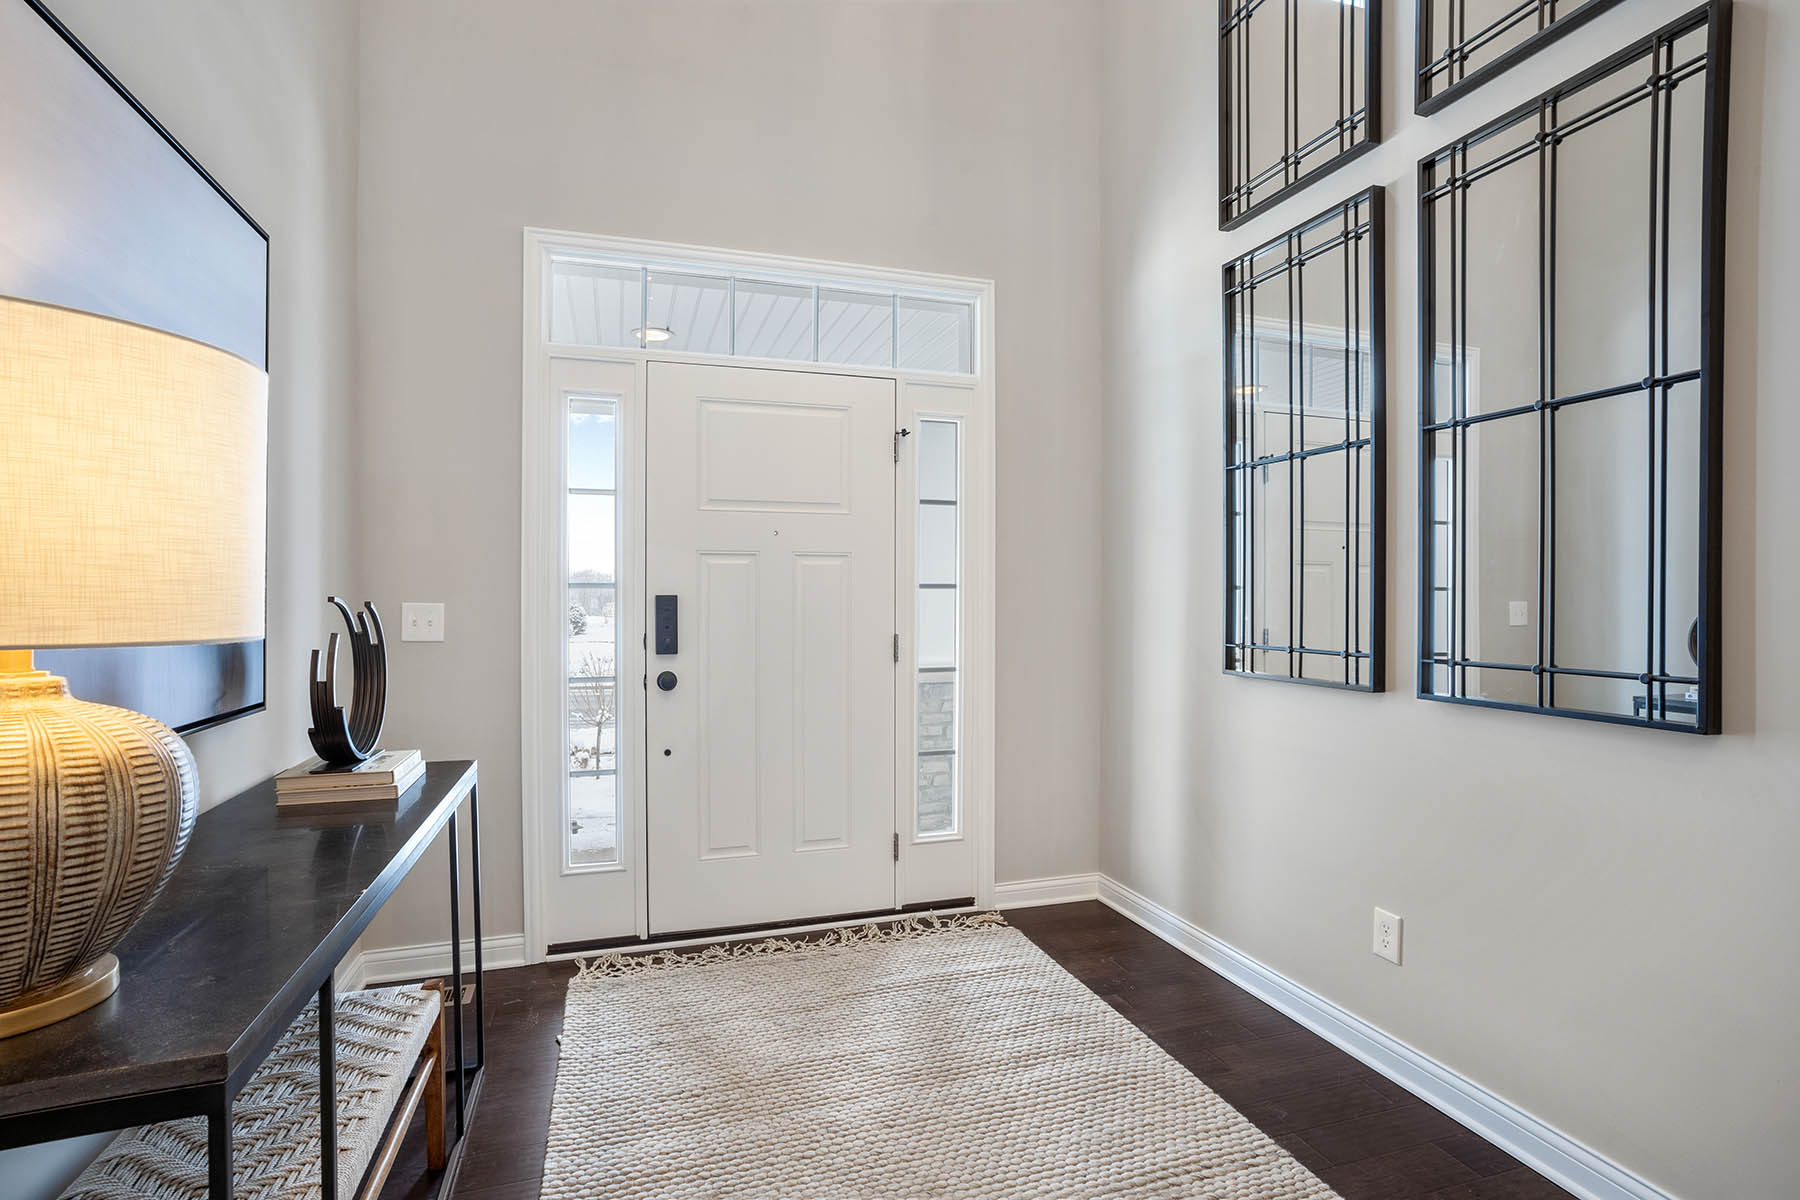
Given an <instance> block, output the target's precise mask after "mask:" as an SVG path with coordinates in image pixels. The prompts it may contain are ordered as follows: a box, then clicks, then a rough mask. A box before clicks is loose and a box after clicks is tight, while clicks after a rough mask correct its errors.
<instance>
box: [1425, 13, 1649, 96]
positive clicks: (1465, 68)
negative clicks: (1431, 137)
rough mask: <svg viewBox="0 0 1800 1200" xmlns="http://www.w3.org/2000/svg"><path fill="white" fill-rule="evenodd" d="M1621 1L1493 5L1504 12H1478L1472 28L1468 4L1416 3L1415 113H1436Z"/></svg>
mask: <svg viewBox="0 0 1800 1200" xmlns="http://www.w3.org/2000/svg"><path fill="white" fill-rule="evenodd" d="M1620 2H1621V0H1492V6H1494V7H1499V8H1500V9H1501V10H1502V11H1501V12H1499V13H1497V14H1492V15H1490V14H1489V13H1488V12H1486V11H1485V10H1478V13H1477V16H1476V17H1475V22H1476V24H1475V27H1474V28H1470V24H1471V22H1470V18H1469V5H1470V0H1416V10H1415V11H1416V20H1417V25H1416V28H1417V30H1418V36H1417V38H1416V39H1414V43H1413V45H1414V58H1415V61H1414V65H1413V111H1414V112H1416V113H1418V114H1419V115H1420V116H1425V115H1426V114H1428V113H1434V112H1436V111H1437V110H1438V109H1440V108H1442V107H1444V106H1445V105H1446V104H1449V103H1450V102H1451V101H1453V100H1457V99H1460V98H1461V97H1463V96H1465V95H1467V94H1468V93H1469V92H1471V91H1473V90H1475V89H1476V88H1478V87H1480V86H1481V85H1482V84H1484V83H1486V82H1487V81H1488V80H1490V79H1493V78H1494V77H1495V76H1497V75H1499V74H1501V73H1502V72H1504V71H1507V70H1510V69H1511V68H1512V67H1514V66H1516V65H1517V64H1518V63H1519V62H1520V61H1521V60H1523V59H1526V58H1529V57H1530V56H1531V55H1533V54H1536V53H1537V52H1538V51H1539V50H1542V49H1543V48H1544V47H1546V46H1548V45H1549V44H1550V43H1552V42H1554V41H1555V40H1556V39H1557V38H1559V37H1562V36H1563V35H1564V34H1567V33H1569V32H1570V31H1571V30H1574V29H1577V28H1579V27H1580V26H1582V25H1583V24H1585V23H1586V22H1588V21H1591V20H1593V19H1594V18H1595V17H1597V16H1599V15H1600V14H1601V13H1603V12H1605V11H1606V10H1607V9H1609V8H1611V7H1613V6H1614V5H1615V4H1618V3H1620ZM1527 29H1528V30H1531V32H1524V33H1522V32H1521V31H1522V30H1527Z"/></svg>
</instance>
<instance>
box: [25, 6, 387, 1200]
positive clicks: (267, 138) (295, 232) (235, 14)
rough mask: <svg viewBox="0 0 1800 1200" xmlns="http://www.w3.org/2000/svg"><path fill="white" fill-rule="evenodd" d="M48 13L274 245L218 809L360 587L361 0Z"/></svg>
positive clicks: (210, 762) (215, 752) (284, 740)
mask: <svg viewBox="0 0 1800 1200" xmlns="http://www.w3.org/2000/svg"><path fill="white" fill-rule="evenodd" d="M52 7H53V8H54V9H55V11H56V13H57V15H58V16H59V17H61V18H62V20H63V22H64V23H65V24H67V25H68V26H69V27H70V29H72V30H73V31H74V33H75V35H76V36H77V37H79V38H81V39H82V41H84V42H85V43H86V44H87V46H88V48H89V49H91V50H93V51H94V53H95V54H96V55H97V56H98V57H99V59H100V61H102V62H103V63H105V64H106V65H107V67H108V68H109V69H110V70H111V71H112V72H113V73H114V74H115V75H117V76H118V77H119V79H120V80H121V81H122V82H123V83H124V84H125V86H126V87H128V88H130V89H131V91H132V92H133V94H135V95H136V96H137V98H138V99H139V100H141V101H142V102H143V103H144V106H145V107H146V108H148V109H149V110H150V111H151V112H152V113H154V114H156V117H157V119H158V120H160V121H161V122H162V123H163V124H164V125H166V126H167V127H168V129H169V131H170V132H171V133H173V134H174V135H175V136H176V138H178V139H179V140H180V141H181V143H182V144H183V145H184V146H186V147H187V149H188V150H189V151H190V152H191V153H192V154H193V155H194V157H195V158H197V159H199V160H200V162H201V163H202V164H204V165H205V167H206V169H207V170H208V171H209V172H211V173H212V175H213V176H214V178H216V179H217V180H218V181H219V182H220V183H221V184H222V185H223V186H224V187H225V189H226V190H227V191H229V192H230V193H231V194H232V195H233V196H234V197H236V199H237V201H238V202H239V203H240V204H242V205H243V206H244V207H245V208H246V209H248V210H249V212H250V214H251V215H252V216H254V217H255V218H256V220H257V223H258V224H260V225H261V226H262V227H263V228H264V229H266V230H267V231H268V233H269V237H270V295H269V318H270V320H269V342H270V344H269V361H270V366H271V377H270V385H269V444H270V445H269V451H270V452H269V631H268V654H269V660H268V688H269V707H268V711H267V712H264V713H260V714H257V715H255V716H250V717H245V718H243V719H241V720H237V721H233V722H231V723H230V724H227V725H223V726H220V727H219V728H216V729H209V730H204V731H202V732H200V733H196V734H194V735H193V736H192V737H190V738H189V739H188V744H189V745H190V746H192V747H193V751H194V757H195V759H196V760H197V762H198V763H199V767H200V784H201V791H202V802H203V804H205V805H206V806H208V807H210V806H212V805H213V804H216V803H218V802H219V801H220V800H223V799H226V798H228V797H230V796H233V795H235V794H236V793H238V792H240V791H242V790H243V789H244V788H246V787H249V786H250V785H251V784H253V783H256V782H258V781H260V780H263V779H267V778H268V777H269V776H270V775H272V774H274V773H275V772H276V771H278V770H280V769H281V768H283V767H286V766H290V765H292V764H293V763H295V762H298V761H299V760H300V759H301V758H303V757H304V756H305V755H306V754H307V753H309V751H308V748H307V743H306V727H307V725H308V724H309V721H308V715H307V712H306V669H307V652H308V650H309V649H310V648H311V647H313V646H315V645H320V644H322V641H321V639H322V637H323V634H324V631H325V630H326V628H327V625H326V621H325V616H326V610H325V596H326V593H328V592H335V591H338V590H340V589H343V588H345V587H347V586H348V585H349V568H350V557H351V556H350V550H349V545H348V541H347V537H348V533H349V528H350V524H349V520H348V513H349V500H348V498H347V489H348V483H349V472H348V468H347V466H346V462H345V453H344V448H345V446H346V444H347V442H348V440H349V424H348V414H349V412H350V407H351V405H350V393H351V389H352V387H353V386H354V382H355V381H354V378H353V370H354V346H355V334H354V315H355V303H354V296H353V295H352V287H353V284H354V277H353V272H352V270H351V256H352V254H353V252H354V248H355V247H354V231H355V226H356V220H355V201H356V193H355V180H356V36H357V29H356V5H355V3H354V2H353V0H279V2H277V0H258V2H257V3H254V4H221V3H218V2H217V0H159V2H158V3H156V4H121V3H118V0H52ZM61 1157H62V1156H61V1155H60V1154H59V1152H58V1150H57V1148H55V1147H46V1148H44V1149H43V1150H35V1149H27V1150H22V1151H8V1152H6V1153H5V1154H0V1178H4V1179H5V1180H7V1182H6V1183H5V1184H4V1185H0V1191H4V1192H5V1193H6V1194H7V1195H8V1196H12V1195H21V1196H30V1195H31V1194H32V1193H33V1191H34V1190H35V1189H36V1188H38V1187H40V1186H44V1185H47V1184H48V1183H49V1182H52V1181H53V1180H54V1178H55V1173H56V1172H57V1171H58V1170H60V1169H62V1166H63V1165H64V1164H63V1163H60V1162H59V1159H60V1158H61ZM81 1161H82V1160H81V1159H80V1158H79V1157H77V1158H74V1159H72V1160H68V1161H67V1164H66V1165H68V1166H70V1167H72V1168H74V1169H79V1166H80V1163H81ZM14 1188H17V1189H18V1190H17V1191H16V1192H15V1191H14V1190H12V1189H14ZM51 1194H54V1192H52V1193H51Z"/></svg>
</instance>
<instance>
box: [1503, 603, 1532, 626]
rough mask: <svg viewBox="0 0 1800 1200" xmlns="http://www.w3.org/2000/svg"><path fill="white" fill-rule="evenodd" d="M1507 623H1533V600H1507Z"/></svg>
mask: <svg viewBox="0 0 1800 1200" xmlns="http://www.w3.org/2000/svg"><path fill="white" fill-rule="evenodd" d="M1506 623H1507V624H1508V625H1529V624H1530V623H1531V601H1529V600H1509V601H1507V602H1506Z"/></svg>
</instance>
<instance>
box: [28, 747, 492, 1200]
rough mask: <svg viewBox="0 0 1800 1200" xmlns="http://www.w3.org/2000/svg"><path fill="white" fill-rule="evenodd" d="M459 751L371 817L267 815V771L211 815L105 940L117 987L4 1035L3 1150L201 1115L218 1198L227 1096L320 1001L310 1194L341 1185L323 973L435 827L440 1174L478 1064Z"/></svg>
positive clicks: (473, 887) (476, 924) (467, 781)
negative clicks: (74, 1010)
mask: <svg viewBox="0 0 1800 1200" xmlns="http://www.w3.org/2000/svg"><path fill="white" fill-rule="evenodd" d="M475 775H476V772H475V764H474V763H473V762H433V763H430V764H428V765H427V767H426V770H425V777H424V779H423V780H422V781H420V782H419V783H417V784H414V785H413V787H412V788H411V789H410V790H409V791H408V792H407V793H406V795H404V796H402V797H401V798H400V800H399V802H398V803H397V804H396V805H391V806H389V807H388V809H387V810H386V811H385V812H380V813H377V814H374V815H369V814H368V813H367V810H360V812H359V815H354V816H353V815H351V814H348V813H331V812H324V813H321V812H320V811H319V810H317V809H313V810H309V811H308V812H306V813H304V814H294V813H289V812H281V811H278V810H277V809H276V807H275V783H274V781H273V780H269V781H266V782H264V783H262V784H259V785H258V786H256V787H254V788H252V789H250V790H249V791H248V792H245V793H244V794H243V795H241V796H237V797H235V798H233V799H231V800H228V801H226V802H225V803H223V804H221V805H219V806H218V807H216V808H213V809H211V810H210V811H208V812H205V813H202V814H201V816H200V819H199V820H198V822H196V824H195V826H194V835H193V839H192V841H191V842H189V844H188V849H187V853H186V854H185V855H183V856H182V860H181V863H180V865H179V866H178V867H177V868H176V871H175V875H174V877H173V878H171V879H170V880H169V883H168V886H167V888H165V889H164V891H163V894H162V896H161V897H159V898H158V899H157V901H156V903H155V904H154V905H152V906H151V908H150V910H149V911H148V912H146V913H145V914H144V917H143V919H142V920H140V921H139V922H138V923H137V925H136V926H134V927H133V928H132V930H131V932H130V933H129V934H127V935H126V938H125V940H124V941H123V942H122V943H120V945H119V946H118V948H117V950H116V953H117V954H118V956H119V967H120V970H119V975H120V982H119V990H118V992H117V993H115V994H114V995H113V996H112V997H111V998H110V999H108V1000H106V1001H104V1002H103V1003H101V1004H99V1005H96V1006H95V1007H93V1008H91V1009H89V1010H87V1011H86V1012H84V1013H81V1014H79V1015H77V1016H74V1017H70V1018H69V1019H68V1020H66V1021H62V1022H60V1023H58V1024H55V1025H50V1026H47V1027H45V1028H43V1029H38V1030H34V1031H32V1032H31V1033H26V1034H21V1035H19V1036H18V1037H14V1038H8V1039H6V1040H5V1041H3V1042H0V1149H6V1148H10V1147H13V1146H21V1145H27V1144H29V1143H32V1142H45V1141H52V1140H54V1139H57V1138H65V1137H74V1136H77V1135H79V1134H84V1133H95V1132H100V1131H102V1130H111V1129H123V1128H128V1127H130V1126H134V1125H144V1124H149V1123H151V1122H154V1121H166V1120H169V1119H171V1118H175V1117H193V1116H204V1117H205V1118H206V1120H207V1132H208V1155H207V1172H208V1196H209V1200H229V1197H230V1196H231V1101H232V1098H233V1097H234V1096H235V1095H236V1094H237V1093H238V1091H239V1090H240V1089H241V1088H242V1087H243V1086H244V1084H245V1083H246V1082H247V1081H248V1080H249V1078H250V1075H251V1073H252V1072H253V1071H255V1070H256V1067H257V1066H258V1064H260V1063H261V1062H262V1060H263V1059H264V1058H265V1057H266V1056H267V1055H268V1053H269V1051H270V1050H271V1049H273V1048H274V1046H275V1043H276V1042H277V1041H278V1040H279V1039H280V1037H281V1035H282V1034H283V1033H284V1032H285V1031H286V1030H287V1028H288V1026H289V1025H291V1024H292V1023H293V1021H294V1019H295V1017H297V1016H298V1015H299V1013H300V1010H301V1009H302V1008H303V1007H305V1005H306V1003H307V1001H309V1000H311V999H312V998H313V997H314V996H317V997H318V1000H319V1042H320V1047H319V1049H320V1053H319V1085H320V1086H319V1092H320V1096H321V1105H320V1109H321V1111H320V1114H319V1120H320V1140H321V1142H322V1143H323V1146H324V1153H323V1154H322V1155H321V1179H320V1186H321V1195H322V1197H323V1200H336V1197H337V1190H338V1189H337V1169H336V1168H337V1151H336V1147H337V1114H336V1112H335V1090H336V1089H335V1088H334V1086H333V1079H332V1052H331V1051H332V1012H333V1007H332V972H333V971H334V970H335V969H336V967H337V964H338V963H339V962H340V961H341V960H342V959H343V957H344V956H345V955H346V954H348V953H349V951H350V948H351V946H352V945H353V944H354V943H355V941H356V939H357V938H358V937H359V936H360V935H361V934H362V932H363V930H365V929H367V928H368V926H369V922H370V921H371V920H373V919H374V916H375V914H376V912H377V911H379V910H380V908H381V906H382V905H383V904H385V903H386V902H387V900H388V898H389V897H390V896H392V895H393V893H394V889H395V888H397V887H398V886H399V885H400V881H401V880H402V879H403V878H405V876H406V873H407V872H408V871H410V870H411V869H412V867H413V865H414V864H415V863H417V862H418V861H419V859H420V858H421V857H422V856H423V855H424V853H425V851H426V849H427V847H429V846H430V845H431V843H432V841H433V839H435V838H436V837H437V835H438V834H439V833H440V832H442V833H444V834H445V835H446V840H447V841H448V843H449V851H450V913H449V918H450V920H449V924H450V947H451V973H452V975H453V976H454V979H455V981H456V986H453V987H451V988H450V989H449V995H448V997H447V998H446V999H447V1001H448V1007H449V1008H450V1011H451V1022H452V1023H451V1039H450V1040H451V1045H450V1048H449V1056H450V1058H451V1059H452V1060H453V1065H452V1066H451V1067H450V1075H451V1077H452V1093H453V1095H454V1096H455V1108H454V1112H455V1117H456V1120H455V1122H454V1129H453V1134H454V1139H455V1140H454V1142H453V1143H452V1145H451V1149H450V1157H449V1162H448V1165H447V1166H446V1168H445V1171H444V1183H443V1188H442V1190H441V1191H440V1193H439V1194H440V1195H447V1194H448V1193H449V1191H450V1189H451V1187H453V1186H454V1182H455V1178H456V1171H457V1167H458V1164H459V1163H460V1161H461V1153H462V1147H463V1132H464V1130H465V1129H466V1128H467V1126H468V1122H469V1120H470V1118H471V1117H472V1116H473V1111H474V1106H475V1102H476V1100H477V1099H478V1097H479V1094H480V1089H481V1081H482V1072H483V1068H484V1066H485V1064H486V1061H487V1048H486V1037H485V1031H484V1028H483V1026H484V1021H483V1017H484V1015H485V1010H484V992H483V987H482V963H481V828H480V815H479V810H478V807H477V803H476V787H475ZM465 805H466V806H467V808H468V820H469V841H470V857H469V865H470V879H469V883H470V893H471V895H470V901H471V916H472V918H473V919H472V921H471V924H472V926H473V928H472V933H473V934H474V984H475V986H474V1002H473V1004H472V1006H470V1007H473V1009H474V1031H473V1038H472V1041H473V1043H474V1045H473V1049H474V1057H473V1058H472V1059H471V1058H468V1057H466V1056H465V1048H464V1026H465V1016H466V1015H467V1014H466V1013H465V1011H464V1008H465V1006H464V1004H463V1002H462V992H463V988H462V986H461V983H462V979H463V962H462V896H461V881H460V878H459V876H460V870H459V864H458V858H457V815H458V812H459V810H461V809H462V808H463V807H464V806H465Z"/></svg>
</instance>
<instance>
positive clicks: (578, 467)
mask: <svg viewBox="0 0 1800 1200" xmlns="http://www.w3.org/2000/svg"><path fill="white" fill-rule="evenodd" d="M618 417H619V402H618V399H617V398H616V397H588V396H577V397H572V398H571V399H570V400H569V411H568V422H569V441H568V445H569V452H568V456H569V457H568V483H567V499H566V502H565V509H564V512H565V524H566V526H567V529H568V538H567V554H566V558H565V562H564V597H563V598H564V605H563V611H564V612H565V613H566V614H567V620H566V629H565V644H566V645H567V647H568V653H567V655H566V657H565V660H564V666H565V673H564V677H565V686H564V693H563V694H564V698H565V703H564V713H565V725H566V736H565V739H564V741H565V748H566V752H567V754H566V757H567V766H566V770H567V783H566V787H565V789H564V793H563V795H564V804H563V826H564V831H565V832H564V837H563V846H564V865H565V867H568V868H572V869H580V868H583V867H599V866H610V865H612V864H614V863H617V862H618V861H619V668H618V662H619V654H618V650H619V578H618V561H619V554H618V549H619V497H618V460H619V452H618V428H619V420H618Z"/></svg>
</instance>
